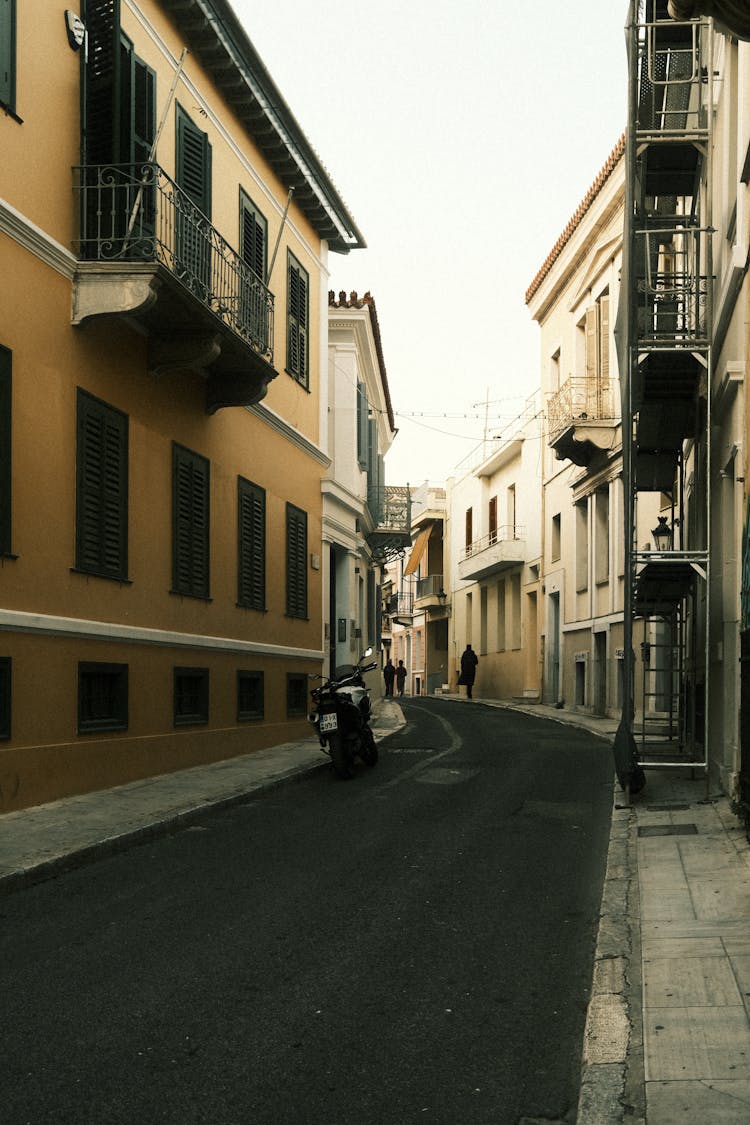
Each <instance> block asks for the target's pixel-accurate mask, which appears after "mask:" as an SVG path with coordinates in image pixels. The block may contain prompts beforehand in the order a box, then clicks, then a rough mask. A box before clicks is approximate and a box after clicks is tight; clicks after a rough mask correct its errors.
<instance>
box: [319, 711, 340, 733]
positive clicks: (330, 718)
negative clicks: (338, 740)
mask: <svg viewBox="0 0 750 1125" xmlns="http://www.w3.org/2000/svg"><path fill="white" fill-rule="evenodd" d="M320 729H321V732H322V733H323V734H326V733H327V732H328V731H331V730H338V729H339V724H338V720H337V718H336V716H335V714H331V715H321V716H320Z"/></svg>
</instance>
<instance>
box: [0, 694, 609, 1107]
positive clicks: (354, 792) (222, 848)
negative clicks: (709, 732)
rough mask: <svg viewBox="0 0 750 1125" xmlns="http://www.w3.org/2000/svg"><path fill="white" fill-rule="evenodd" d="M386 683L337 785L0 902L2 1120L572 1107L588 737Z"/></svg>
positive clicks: (326, 783)
mask: <svg viewBox="0 0 750 1125" xmlns="http://www.w3.org/2000/svg"><path fill="white" fill-rule="evenodd" d="M403 702H404V712H405V714H406V717H407V719H408V723H407V726H406V727H405V728H404V730H403V731H401V732H400V733H399V734H397V735H395V736H393V737H391V738H390V739H388V740H387V741H386V742H385V743H383V744H381V760H380V763H379V765H378V766H377V767H376V768H375V769H374V770H372V771H365V770H364V769H363V770H362V771H361V772H360V773H359V775H358V776H357V777H356V778H355V779H354V780H352V781H349V782H341V781H338V780H337V779H336V778H335V777H334V776H333V774H332V773H329V772H323V773H318V774H316V775H313V776H310V777H309V778H307V779H306V780H305V781H303V782H301V783H300V784H297V785H290V786H287V787H285V788H283V789H278V790H275V791H274V792H273V793H272V794H269V795H267V796H265V797H261V798H260V799H257V800H254V801H252V802H251V803H249V804H247V805H245V806H241V807H238V808H235V809H233V810H231V811H227V812H223V813H220V814H214V815H209V816H207V817H206V820H205V822H204V823H202V824H201V825H200V826H198V827H193V828H191V829H188V830H185V831H182V832H179V833H177V834H175V835H173V836H171V837H167V838H165V839H161V840H157V841H151V842H149V843H147V844H144V845H143V846H141V847H137V848H134V849H133V850H131V851H129V852H127V853H125V854H123V855H119V856H114V857H112V858H109V859H106V860H102V861H100V862H97V863H95V864H92V865H91V866H88V867H84V868H81V869H79V870H77V871H73V872H70V873H68V874H65V875H63V876H61V877H59V878H58V879H56V880H54V881H51V882H47V883H43V884H40V885H38V886H35V887H30V888H28V889H25V890H23V891H20V892H18V893H17V894H15V895H13V896H10V897H9V898H7V899H5V900H3V901H2V903H0V996H1V997H2V1000H1V1002H0V1012H1V1015H0V1079H1V1082H2V1085H1V1086H0V1106H1V1108H0V1121H2V1123H3V1125H21V1123H26V1122H28V1123H30V1125H46V1123H53V1122H54V1123H55V1125H68V1123H71V1125H73V1123H75V1125H88V1123H90V1125H141V1123H143V1125H161V1123H165V1125H166V1123H169V1125H193V1123H195V1125H199V1123H200V1125H411V1123H413V1122H415V1123H416V1122H432V1123H433V1125H434V1123H439V1125H474V1123H477V1125H479V1123H481V1125H490V1123H491V1125H517V1123H518V1122H519V1121H524V1120H525V1119H526V1118H529V1119H531V1120H532V1121H533V1120H535V1119H544V1120H547V1121H550V1120H551V1121H565V1122H573V1121H574V1120H575V1107H576V1104H577V1100H578V1083H579V1067H580V1058H581V1046H582V1037H583V1028H584V1020H585V1011H586V1005H587V1000H588V989H589V985H590V981H591V970H592V960H593V951H594V942H595V937H596V923H597V917H598V908H599V902H600V897H601V887H602V880H603V876H604V866H605V859H606V849H607V842H608V831H609V817H610V811H611V804H612V774H613V767H612V759H611V750H610V748H609V747H608V746H607V745H606V743H604V742H602V741H600V740H597V739H596V738H594V737H593V736H591V735H588V734H587V733H585V732H582V731H580V730H576V729H574V728H571V727H566V726H563V725H561V724H557V723H550V722H547V721H544V720H540V719H535V718H531V717H528V716H526V715H520V714H517V713H513V712H510V711H504V710H498V709H494V708H487V707H483V706H482V705H481V704H468V703H457V702H449V701H444V700H436V699H425V700H414V701H409V700H405V701H403Z"/></svg>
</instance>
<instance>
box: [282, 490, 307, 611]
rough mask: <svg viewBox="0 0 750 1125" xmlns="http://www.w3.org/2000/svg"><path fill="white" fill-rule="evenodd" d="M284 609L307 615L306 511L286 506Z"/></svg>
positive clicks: (289, 505)
mask: <svg viewBox="0 0 750 1125" xmlns="http://www.w3.org/2000/svg"><path fill="white" fill-rule="evenodd" d="M286 611H287V614H288V615H289V616H290V617H307V513H306V512H303V511H301V510H300V509H299V508H295V506H294V505H293V504H287V506H286Z"/></svg>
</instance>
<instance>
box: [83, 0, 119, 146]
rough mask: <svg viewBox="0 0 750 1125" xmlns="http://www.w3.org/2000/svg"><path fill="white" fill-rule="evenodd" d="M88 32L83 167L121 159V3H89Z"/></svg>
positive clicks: (104, 0) (93, 0) (98, 0)
mask: <svg viewBox="0 0 750 1125" xmlns="http://www.w3.org/2000/svg"><path fill="white" fill-rule="evenodd" d="M83 19H84V22H85V24H86V30H87V32H88V61H87V63H86V66H85V67H84V82H85V93H84V122H83V126H84V134H83V162H84V164H109V163H112V162H116V161H118V160H119V159H120V122H121V105H120V93H121V76H120V66H121V51H120V0H86V6H85V9H84V13H83Z"/></svg>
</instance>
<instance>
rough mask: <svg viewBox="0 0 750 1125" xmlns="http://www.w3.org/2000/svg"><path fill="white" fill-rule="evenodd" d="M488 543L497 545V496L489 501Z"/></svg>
mask: <svg viewBox="0 0 750 1125" xmlns="http://www.w3.org/2000/svg"><path fill="white" fill-rule="evenodd" d="M489 532H490V543H497V496H493V497H492V499H491V500H490V510H489Z"/></svg>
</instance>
